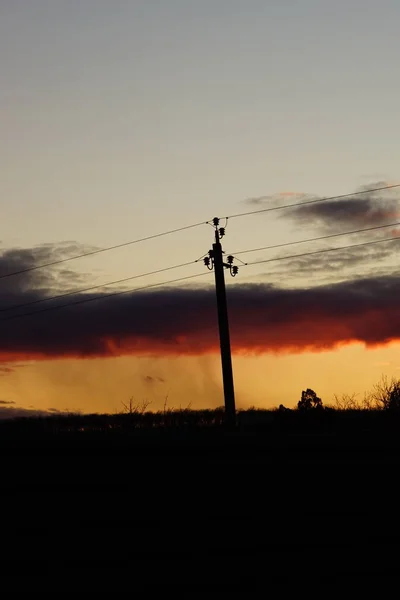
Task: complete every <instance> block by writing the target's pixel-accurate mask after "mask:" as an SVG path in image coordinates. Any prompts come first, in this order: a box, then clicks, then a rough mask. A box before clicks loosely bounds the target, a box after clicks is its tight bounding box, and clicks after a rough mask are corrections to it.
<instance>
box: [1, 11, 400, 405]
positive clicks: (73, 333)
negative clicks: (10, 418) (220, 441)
mask: <svg viewBox="0 0 400 600" xmlns="http://www.w3.org/2000/svg"><path fill="white" fill-rule="evenodd" d="M399 19H400V5H399V3H398V1H397V0H380V1H379V2H378V1H377V0H336V1H335V2H332V1H327V0H281V1H280V2H272V1H267V0H202V1H201V2H190V1H189V0H169V1H168V2H165V0H130V1H128V0H113V2H110V1H106V0H1V1H0V131H1V135H0V203H1V222H0V277H1V275H2V274H3V275H6V274H9V273H11V272H14V271H18V270H24V269H27V268H28V269H31V268H32V267H33V266H39V265H41V264H44V263H48V262H53V261H54V260H60V259H62V258H68V257H71V256H74V255H76V254H81V253H85V252H88V251H91V250H96V249H100V248H106V247H110V246H113V245H118V244H123V243H125V242H129V241H132V240H135V239H138V238H142V237H146V236H150V235H153V234H157V233H162V232H164V231H167V230H170V229H175V228H180V227H184V226H186V225H191V224H195V223H201V225H199V226H198V227H195V228H193V229H188V230H185V231H182V232H179V233H175V234H171V235H168V236H163V237H160V238H157V239H153V240H148V241H146V242H142V243H138V244H133V245H128V246H125V247H123V248H119V249H116V250H113V251H109V252H104V253H100V254H96V255H92V256H90V257H87V258H83V259H79V260H73V261H68V262H65V263H62V264H60V265H55V266H52V267H47V268H43V269H42V268H40V269H35V270H33V271H26V272H24V273H21V274H19V275H15V276H12V277H11V276H10V277H3V278H1V279H0V311H1V314H0V318H1V319H3V323H2V324H1V325H2V327H1V328H0V404H1V406H0V416H1V415H3V414H16V412H17V411H20V412H23V411H34V410H42V411H49V410H50V411H52V412H55V411H64V410H74V411H75V410H80V411H82V412H95V411H111V412H115V411H118V410H121V409H122V402H126V401H127V399H129V398H130V397H131V396H133V397H134V398H135V400H136V399H137V402H138V403H140V402H142V401H144V400H147V401H149V402H151V405H150V408H153V409H154V410H157V409H158V408H160V407H162V406H163V405H164V403H165V401H166V398H167V402H168V405H169V406H170V407H175V408H178V407H179V406H182V407H183V406H185V407H186V406H188V405H191V406H192V407H193V408H196V407H214V406H219V405H221V404H222V403H223V395H222V389H221V367H220V359H219V354H218V329H217V320H216V308H215V298H214V295H213V293H214V292H213V287H212V283H213V280H212V276H213V275H212V273H210V272H206V270H205V269H204V266H203V264H202V262H201V261H198V262H195V261H196V259H198V258H199V257H201V256H202V255H204V254H206V253H207V251H208V250H209V248H210V246H211V244H212V241H213V231H212V229H211V227H210V226H209V225H207V224H206V221H208V220H209V219H212V218H213V217H214V216H218V217H221V219H222V221H221V223H222V224H225V220H224V219H223V217H226V216H231V215H234V214H238V213H243V212H248V211H253V210H254V211H255V210H262V209H264V208H279V210H274V211H270V212H264V213H257V214H255V215H248V216H244V217H240V218H239V217H237V218H230V219H228V221H227V228H226V236H225V238H224V240H223V243H224V248H225V249H226V251H227V252H232V253H234V254H235V257H237V259H236V260H237V262H236V264H238V265H239V267H240V268H239V275H238V277H236V278H234V279H232V278H230V277H229V276H228V278H227V284H228V304H229V311H230V324H231V335H232V348H233V353H234V354H233V363H234V374H235V384H236V396H237V404H238V406H239V407H241V408H246V407H248V406H252V405H254V406H258V407H270V406H276V405H277V404H280V403H283V404H285V405H287V406H293V405H295V404H296V403H297V401H298V400H299V399H300V397H301V391H302V389H306V388H307V387H311V388H313V389H315V390H316V391H317V393H318V394H319V395H320V396H321V397H322V399H323V401H325V402H326V403H328V402H330V401H331V400H332V397H333V394H334V393H338V394H341V393H359V394H361V395H362V394H363V392H364V390H366V389H369V388H370V387H371V386H372V385H373V384H374V383H375V382H376V381H377V380H378V379H379V378H380V376H381V374H382V373H384V374H387V375H389V376H400V355H399V348H400V315H399V311H398V308H397V305H396V302H395V298H396V293H398V292H396V289H398V288H399V286H400V279H399V272H398V257H399V246H398V242H396V241H395V240H394V241H393V239H390V238H395V237H396V236H397V235H398V234H399V232H400V231H399V228H398V227H397V226H396V225H393V226H391V227H389V228H386V229H382V230H376V231H369V232H364V233H359V234H353V235H351V236H345V237H338V238H334V239H328V240H320V241H315V242H309V243H303V244H300V245H293V246H289V247H282V248H275V249H269V250H260V251H258V252H253V253H248V254H241V252H242V251H246V250H250V249H253V248H261V247H265V246H269V245H276V244H284V243H289V242H294V241H297V240H302V239H309V238H315V237H321V236H324V235H330V234H336V233H344V232H347V231H353V230H357V229H363V228H367V227H374V226H378V225H386V224H391V223H396V222H397V221H400V195H399V191H398V189H388V190H386V191H381V192H374V193H368V192H365V193H363V194H359V195H357V196H353V197H350V198H344V199H341V200H332V201H325V202H321V203H315V204H308V205H305V206H303V207H297V208H291V209H290V208H289V209H281V207H282V206H283V205H286V204H291V203H300V202H304V201H307V200H310V199H317V198H320V197H330V196H335V195H341V194H348V193H352V192H360V191H363V190H364V191H365V190H368V189H374V188H376V187H383V186H385V185H394V184H397V183H399V182H400V173H399V164H400V150H399V144H398V140H399V134H400V121H399V119H398V106H399V101H400V83H399V82H398V80H397V78H396V77H395V74H396V72H397V71H396V68H397V57H398V56H399V52H400V39H399V36H398V31H397V24H398V22H399ZM383 238H388V239H390V241H388V242H383V243H381V242H379V243H377V244H376V245H370V246H359V247H357V248H353V249H348V250H344V251H342V252H334V253H321V254H317V255H311V256H304V257H297V258H292V259H285V260H282V261H280V260H279V261H276V262H271V263H269V262H264V263H262V262H260V261H263V260H269V259H273V258H282V257H286V256H290V255H295V254H299V253H307V252H311V251H316V250H320V249H326V248H329V247H332V246H334V245H337V246H340V245H348V244H356V243H363V242H366V241H372V240H380V239H383ZM239 260H241V261H244V262H257V263H258V264H256V265H253V266H250V265H248V266H244V265H242V263H241V262H239ZM186 262H188V263H193V264H190V265H188V266H186V267H182V268H179V269H176V270H172V271H166V272H164V273H158V274H154V275H150V276H147V277H137V276H139V275H141V274H145V273H148V272H151V271H156V270H159V269H164V268H168V267H171V266H175V265H178V264H181V263H186ZM201 273H204V276H203V277H202V278H200V277H199V279H194V280H193V281H182V282H177V283H174V284H169V285H167V286H166V287H160V288H154V289H152V288H151V289H148V290H143V291H142V292H140V293H139V292H136V293H134V294H129V293H127V294H124V295H121V296H118V297H114V298H111V297H110V298H108V299H107V298H103V300H101V301H91V302H88V303H82V304H79V305H76V306H74V307H71V308H62V309H59V310H52V311H47V312H43V314H40V315H37V316H33V315H28V316H25V317H21V318H13V319H11V318H9V317H11V316H16V315H20V314H22V313H26V312H33V311H35V310H39V309H42V308H45V307H46V306H55V304H54V303H53V304H50V303H49V302H47V303H43V304H39V305H38V306H37V307H36V305H35V306H30V307H29V308H27V307H22V308H19V309H15V310H12V311H10V310H8V309H9V308H10V307H11V306H16V305H19V304H27V303H30V302H34V303H37V302H38V301H40V302H43V300H44V299H45V298H47V297H51V296H54V295H60V294H65V293H71V296H70V297H69V298H67V299H64V300H62V301H61V300H58V301H57V302H58V303H65V302H67V301H70V300H71V301H80V300H82V299H89V297H90V298H93V297H94V296H95V295H96V296H97V295H99V294H100V295H101V294H105V293H110V292H112V291H115V290H119V289H126V290H128V289H129V288H137V287H141V286H146V285H150V284H158V283H163V282H164V283H168V282H170V281H171V280H172V279H175V278H180V277H185V276H191V275H197V274H199V275H200V274H201ZM128 277H137V279H134V280H132V281H130V282H126V283H124V284H119V285H114V286H111V287H109V288H107V289H105V288H104V287H99V288H98V289H97V290H91V291H85V292H80V290H84V289H86V288H89V287H92V286H103V285H104V284H105V283H107V282H111V281H115V280H119V279H125V278H128ZM121 285H123V286H125V287H123V288H121ZM5 309H7V310H5ZM1 315H3V316H1ZM6 318H7V320H5V319H6ZM26 414H27V413H26Z"/></svg>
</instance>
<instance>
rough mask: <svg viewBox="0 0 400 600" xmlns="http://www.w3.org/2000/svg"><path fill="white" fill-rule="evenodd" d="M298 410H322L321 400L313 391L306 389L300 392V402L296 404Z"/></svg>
mask: <svg viewBox="0 0 400 600" xmlns="http://www.w3.org/2000/svg"><path fill="white" fill-rule="evenodd" d="M297 408H298V409H299V410H317V409H321V408H322V400H321V398H319V397H318V396H317V394H316V393H315V392H314V390H312V389H310V388H307V389H306V390H305V391H304V390H303V391H302V392H301V400H299V401H298V403H297Z"/></svg>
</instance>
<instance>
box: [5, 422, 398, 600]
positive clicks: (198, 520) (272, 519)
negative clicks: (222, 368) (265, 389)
mask: <svg viewBox="0 0 400 600" xmlns="http://www.w3.org/2000/svg"><path fill="white" fill-rule="evenodd" d="M202 415H203V416H202V417H201V418H200V417H199V413H191V412H190V413H189V412H186V413H184V414H181V415H179V414H175V415H174V416H171V415H170V416H169V417H168V418H165V419H164V421H166V422H161V421H163V420H162V418H161V417H160V416H158V417H157V419H158V421H159V422H158V423H156V425H157V426H155V423H154V420H157V419H156V417H154V420H153V421H152V420H151V418H150V417H149V416H148V417H144V416H139V415H125V416H119V417H106V416H103V417H69V418H58V419H57V418H54V419H42V420H37V421H32V420H29V421H28V420H27V421H19V422H7V423H0V452H1V457H2V467H1V480H0V481H1V483H0V485H1V503H2V511H1V528H2V531H1V533H2V536H1V559H2V560H1V569H2V570H3V573H2V582H3V583H2V585H3V588H4V590H5V591H7V590H8V591H11V592H17V591H19V590H23V589H24V590H30V591H31V592H32V591H34V590H36V589H38V590H40V591H42V592H46V593H50V592H52V593H59V592H62V591H65V592H72V591H74V592H76V593H78V592H79V593H81V592H82V593H83V592H86V591H87V592H98V591H102V592H107V593H116V592H122V591H127V592H129V591H131V592H135V591H139V590H140V591H141V590H146V589H151V588H152V587H153V586H164V587H165V586H172V585H178V586H184V587H185V589H188V590H189V589H191V590H196V589H199V590H201V589H203V590H204V591H207V592H210V591H212V590H215V591H219V590H222V589H226V590H232V591H238V592H240V591H243V592H246V590H250V589H254V590H264V591H265V592H267V591H268V589H269V586H270V585H278V586H280V587H286V586H287V585H298V584H299V583H300V582H303V581H306V582H311V583H315V582H320V583H321V585H323V586H325V585H327V586H329V585H330V583H333V582H335V583H336V582H341V583H344V584H346V585H348V584H351V583H352V582H357V585H359V582H366V583H368V582H369V581H371V582H372V581H373V580H374V581H378V582H383V581H387V582H389V581H390V580H391V578H396V579H397V577H398V575H399V571H400V569H399V559H398V556H399V533H400V524H399V491H398V477H399V466H400V436H399V433H400V418H399V417H398V416H397V415H391V414H388V413H384V412H372V411H370V412H363V411H355V412H351V411H345V412H336V411H335V412H334V411H330V412H329V411H321V413H319V414H310V415H307V414H304V415H303V414H300V413H299V412H298V411H289V412H287V413H279V412H262V413H261V412H259V413H258V412H249V413H242V414H241V415H240V418H239V423H238V425H237V427H236V429H235V430H228V429H226V428H225V427H224V426H223V424H222V423H221V414H220V413H215V414H214V415H213V414H211V413H202ZM146 419H147V420H146ZM220 586H222V587H220ZM324 590H325V588H324V587H322V588H320V591H321V593H323V594H324V595H325V591H324Z"/></svg>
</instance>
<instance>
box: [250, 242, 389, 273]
mask: <svg viewBox="0 0 400 600" xmlns="http://www.w3.org/2000/svg"><path fill="white" fill-rule="evenodd" d="M399 240H400V236H398V237H391V238H384V239H383V240H372V241H369V242H362V243H360V244H348V245H347V246H338V247H336V248H323V249H322V250H314V251H313V252H303V253H302V254H291V255H290V256H278V257H276V258H267V259H265V260H258V261H256V262H251V263H246V265H245V266H246V267H250V266H253V265H261V264H264V263H269V262H275V261H278V260H289V259H290V258H301V257H303V256H312V255H314V254H322V253H324V252H335V251H336V250H347V249H348V248H359V247H360V246H369V245H372V244H382V243H383V242H395V241H399Z"/></svg>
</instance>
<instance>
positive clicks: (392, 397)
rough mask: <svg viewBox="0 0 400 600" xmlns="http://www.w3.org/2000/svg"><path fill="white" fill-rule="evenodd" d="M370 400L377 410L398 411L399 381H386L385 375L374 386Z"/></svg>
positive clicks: (394, 379)
mask: <svg viewBox="0 0 400 600" xmlns="http://www.w3.org/2000/svg"><path fill="white" fill-rule="evenodd" d="M371 399H372V401H373V403H374V404H375V406H376V408H378V409H383V410H396V411H398V410H400V379H396V378H395V377H392V378H391V379H388V377H387V376H386V375H382V378H381V380H380V381H379V382H378V383H376V384H375V385H374V388H373V391H372V392H371Z"/></svg>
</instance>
